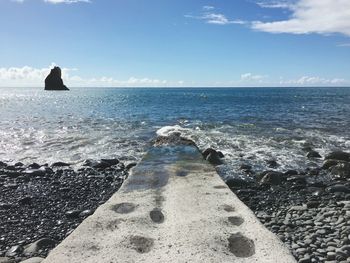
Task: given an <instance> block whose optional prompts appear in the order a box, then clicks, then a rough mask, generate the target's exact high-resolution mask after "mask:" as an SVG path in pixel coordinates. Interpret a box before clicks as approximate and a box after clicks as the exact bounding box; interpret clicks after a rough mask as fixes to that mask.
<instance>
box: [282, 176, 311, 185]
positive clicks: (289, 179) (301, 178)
mask: <svg viewBox="0 0 350 263" xmlns="http://www.w3.org/2000/svg"><path fill="white" fill-rule="evenodd" d="M287 182H290V183H295V184H302V185H305V184H306V183H307V181H306V177H305V176H304V175H293V176H289V177H287Z"/></svg>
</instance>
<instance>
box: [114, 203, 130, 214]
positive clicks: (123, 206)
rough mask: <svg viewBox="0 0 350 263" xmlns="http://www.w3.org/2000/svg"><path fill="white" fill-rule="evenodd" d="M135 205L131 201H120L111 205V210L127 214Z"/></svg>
mask: <svg viewBox="0 0 350 263" xmlns="http://www.w3.org/2000/svg"><path fill="white" fill-rule="evenodd" d="M135 208H136V206H135V205H134V204H133V203H120V204H116V205H113V206H112V208H111V209H112V210H113V211H114V212H116V213H119V214H128V213H131V212H133V211H134V210H135Z"/></svg>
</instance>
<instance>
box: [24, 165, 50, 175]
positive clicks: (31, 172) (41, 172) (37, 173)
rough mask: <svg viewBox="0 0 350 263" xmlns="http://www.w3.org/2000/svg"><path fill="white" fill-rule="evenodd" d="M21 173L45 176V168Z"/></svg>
mask: <svg viewBox="0 0 350 263" xmlns="http://www.w3.org/2000/svg"><path fill="white" fill-rule="evenodd" d="M23 173H24V174H26V175H31V176H44V175H45V174H46V169H45V167H40V168H39V169H26V170H24V171H23Z"/></svg>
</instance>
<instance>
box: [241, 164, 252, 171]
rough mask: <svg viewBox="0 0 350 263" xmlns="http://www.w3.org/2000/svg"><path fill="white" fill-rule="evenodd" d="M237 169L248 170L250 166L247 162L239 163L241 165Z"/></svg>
mask: <svg viewBox="0 0 350 263" xmlns="http://www.w3.org/2000/svg"><path fill="white" fill-rule="evenodd" d="M239 169H241V170H243V171H250V170H251V169H252V166H251V165H249V164H241V166H240V167H239Z"/></svg>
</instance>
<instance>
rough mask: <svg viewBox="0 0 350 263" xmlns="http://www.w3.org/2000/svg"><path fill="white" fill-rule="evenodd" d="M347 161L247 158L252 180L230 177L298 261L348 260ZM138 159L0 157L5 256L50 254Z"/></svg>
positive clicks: (245, 168) (0, 249) (0, 240)
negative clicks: (281, 164)
mask: <svg viewBox="0 0 350 263" xmlns="http://www.w3.org/2000/svg"><path fill="white" fill-rule="evenodd" d="M213 151H214V152H213ZM210 153H213V154H211V158H208V156H209V154H210ZM216 153H220V152H216ZM220 154H222V153H220ZM220 154H219V155H220ZM215 155H216V154H215V150H212V149H211V150H209V151H208V149H207V150H206V151H204V152H203V156H204V158H205V159H207V160H208V161H209V162H211V163H212V164H214V165H220V164H221V163H220V158H222V157H223V156H218V158H216V157H215ZM339 156H340V157H344V156H345V157H344V158H345V159H346V158H348V159H347V161H344V160H341V159H344V158H340V157H339ZM331 157H332V158H331ZM319 158H320V157H319ZM334 158H335V159H334ZM223 160H224V159H223ZM349 161H350V155H349V154H347V153H340V155H339V153H338V156H336V155H334V154H333V156H330V157H329V156H328V157H326V160H325V161H324V164H323V167H319V168H314V167H312V168H308V169H306V170H304V171H295V170H289V171H285V172H284V173H282V172H277V171H274V170H267V171H264V172H255V171H253V170H252V167H251V166H249V165H244V164H242V165H241V172H242V174H245V175H246V176H247V178H250V180H242V179H231V180H228V181H227V182H226V183H227V184H228V186H229V187H230V189H231V190H232V191H233V192H234V193H235V194H236V195H237V196H238V197H239V198H240V199H241V201H243V202H244V203H245V204H246V205H247V206H248V207H249V208H250V209H251V210H252V211H253V212H254V213H255V214H256V216H257V217H258V219H259V220H260V222H261V223H262V224H264V225H265V226H266V227H267V228H268V229H269V230H270V231H271V232H273V233H274V234H276V235H277V236H278V237H279V238H280V239H281V240H282V241H283V242H284V244H285V245H286V246H287V247H288V248H289V249H290V251H291V252H292V254H293V255H294V257H295V258H296V259H297V260H299V262H303V263H307V262H326V261H332V260H333V261H334V260H337V261H336V262H342V261H343V262H348V261H346V260H349V259H350V169H349V166H350V162H349ZM213 162H214V163H213ZM134 165H136V164H135V163H131V164H129V165H126V166H125V165H124V164H123V163H121V162H120V161H119V160H117V159H107V160H106V159H102V160H100V161H91V160H87V161H86V162H85V166H83V167H82V168H79V169H78V170H73V169H71V168H70V167H69V166H68V164H65V163H62V162H57V163H54V164H53V165H51V166H50V167H49V166H48V165H38V164H35V163H33V164H31V165H23V164H22V163H17V164H15V165H9V164H6V163H3V162H0V187H1V188H0V189H1V190H2V193H3V194H2V196H1V199H0V218H1V221H2V222H4V223H3V224H2V225H1V226H0V229H1V232H2V233H4V234H2V235H1V236H0V259H2V258H1V257H7V258H8V259H10V261H4V262H21V261H22V260H24V259H27V258H32V257H42V258H44V257H46V256H47V255H48V253H49V252H50V250H51V249H52V248H54V247H55V246H56V245H57V244H59V243H60V241H62V240H63V239H65V237H67V236H68V235H69V234H70V233H71V232H72V231H73V230H74V229H75V228H76V227H77V226H78V225H79V224H80V223H81V222H82V221H83V220H84V219H85V218H86V217H87V216H89V215H91V214H93V212H94V211H95V210H96V209H97V208H98V207H99V206H100V205H101V204H103V203H104V202H106V201H107V200H108V199H109V198H110V197H111V196H112V195H113V194H114V193H115V192H117V191H118V189H119V188H120V186H121V185H122V183H123V182H124V180H125V179H126V178H127V176H128V174H129V173H128V171H129V169H130V168H131V167H133V166H134ZM23 225H24V226H25V227H23ZM11 260H13V261H11ZM1 262H2V261H1Z"/></svg>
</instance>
